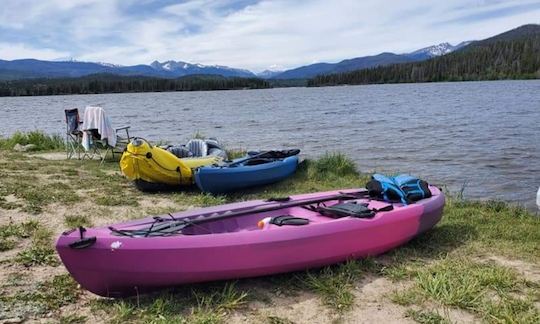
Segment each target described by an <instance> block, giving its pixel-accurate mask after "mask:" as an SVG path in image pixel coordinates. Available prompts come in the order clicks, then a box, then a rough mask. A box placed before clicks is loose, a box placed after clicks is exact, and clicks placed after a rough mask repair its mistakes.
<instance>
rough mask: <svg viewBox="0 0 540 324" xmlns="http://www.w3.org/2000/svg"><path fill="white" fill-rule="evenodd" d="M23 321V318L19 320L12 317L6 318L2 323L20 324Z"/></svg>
mask: <svg viewBox="0 0 540 324" xmlns="http://www.w3.org/2000/svg"><path fill="white" fill-rule="evenodd" d="M23 321H24V319H23V318H20V317H13V318H8V319H5V320H4V321H3V322H2V323H4V324H7V323H9V324H15V323H22V322H23Z"/></svg>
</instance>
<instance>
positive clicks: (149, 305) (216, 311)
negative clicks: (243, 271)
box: [93, 282, 248, 324]
mask: <svg viewBox="0 0 540 324" xmlns="http://www.w3.org/2000/svg"><path fill="white" fill-rule="evenodd" d="M247 296H248V295H247V293H246V292H245V291H240V290H238V289H237V288H236V285H235V283H234V282H227V283H224V284H214V285H210V286H208V285H206V286H201V285H198V286H197V285H195V286H191V287H182V288H181V289H180V290H177V291H175V290H170V291H167V292H162V293H160V294H158V295H147V296H142V298H140V299H138V298H129V299H122V300H99V301H97V302H95V303H94V306H93V308H94V309H95V310H101V311H105V312H106V313H107V314H109V316H111V322H112V323H125V322H143V323H209V324H211V323H222V322H223V320H224V319H225V318H226V316H227V315H228V314H229V313H230V312H232V311H235V310H237V309H239V308H242V307H243V306H244V304H245V300H246V298H247Z"/></svg>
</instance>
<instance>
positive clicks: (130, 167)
mask: <svg viewBox="0 0 540 324" xmlns="http://www.w3.org/2000/svg"><path fill="white" fill-rule="evenodd" d="M221 161H222V158H221V157H220V156H217V155H208V156H203V157H188V158H178V157H177V156H175V155H174V154H173V153H171V152H169V151H167V150H165V149H162V148H160V147H157V146H153V145H151V144H150V143H148V142H147V141H145V140H143V139H140V138H136V139H134V140H133V141H132V142H131V143H129V144H128V146H127V149H126V151H125V152H124V154H122V158H121V159H120V169H121V170H122V173H123V174H124V175H125V176H126V177H127V178H128V179H130V180H134V181H136V183H149V184H152V183H155V184H165V185H170V186H178V185H192V184H193V172H192V170H193V169H196V168H198V167H201V166H205V165H210V164H214V163H219V162H221Z"/></svg>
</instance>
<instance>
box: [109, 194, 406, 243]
mask: <svg viewBox="0 0 540 324" xmlns="http://www.w3.org/2000/svg"><path fill="white" fill-rule="evenodd" d="M340 203H342V201H340V200H335V201H328V202H325V203H324V204H314V205H307V206H293V207H289V208H281V209H277V210H269V211H264V212H256V213H250V214H243V215H241V216H237V217H225V218H219V219H216V220H211V221H201V220H202V219H204V217H183V218H175V217H173V216H172V215H168V216H157V217H155V218H154V221H153V222H145V223H144V225H143V224H139V225H136V224H132V225H130V226H129V227H118V228H114V227H109V228H110V229H111V232H112V234H114V235H120V236H132V237H163V236H176V235H208V234H223V233H237V232H246V231H261V230H272V231H276V230H280V229H283V228H287V227H290V226H310V225H314V224H317V223H328V222H333V221H337V220H339V219H340V218H343V217H344V216H340V217H332V216H331V215H323V214H322V213H321V211H320V208H324V207H332V206H337V205H339V204H340ZM347 204H359V205H363V206H367V207H369V210H372V211H377V212H378V211H388V210H393V209H394V205H392V204H388V203H385V202H380V201H369V200H365V199H358V200H353V201H348V202H347ZM399 205H400V204H396V207H397V208H402V207H400V206H399ZM388 207H390V208H388ZM385 208H386V209H385ZM211 216H212V215H210V216H206V217H211ZM374 216H375V212H373V213H372V214H370V215H368V216H367V217H361V218H363V219H366V220H369V219H373V218H374Z"/></svg>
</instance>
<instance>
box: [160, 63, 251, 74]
mask: <svg viewBox="0 0 540 324" xmlns="http://www.w3.org/2000/svg"><path fill="white" fill-rule="evenodd" d="M150 66H151V67H152V68H153V69H154V70H156V72H158V73H165V74H168V75H171V76H173V77H181V76H185V75H190V74H212V75H222V76H226V77H230V76H233V77H254V76H255V74H253V73H252V72H251V71H248V70H244V69H236V68H231V67H228V66H223V65H204V64H200V63H196V64H191V63H187V62H182V61H165V62H159V61H154V62H152V63H151V64H150Z"/></svg>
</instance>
